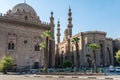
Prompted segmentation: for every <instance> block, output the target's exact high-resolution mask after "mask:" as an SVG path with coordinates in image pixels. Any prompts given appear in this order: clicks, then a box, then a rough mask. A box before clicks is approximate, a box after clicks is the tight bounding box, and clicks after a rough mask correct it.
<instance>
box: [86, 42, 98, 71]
mask: <svg viewBox="0 0 120 80" xmlns="http://www.w3.org/2000/svg"><path fill="white" fill-rule="evenodd" d="M88 47H89V48H90V49H91V50H92V52H93V60H94V70H95V72H96V73H97V65H96V51H95V50H96V49H99V48H100V47H99V45H98V44H96V43H91V44H90V45H89V46H88Z"/></svg>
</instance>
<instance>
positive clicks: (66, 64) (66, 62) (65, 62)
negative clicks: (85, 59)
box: [62, 60, 72, 68]
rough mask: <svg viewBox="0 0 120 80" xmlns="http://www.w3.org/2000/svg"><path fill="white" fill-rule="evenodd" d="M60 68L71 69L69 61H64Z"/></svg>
mask: <svg viewBox="0 0 120 80" xmlns="http://www.w3.org/2000/svg"><path fill="white" fill-rule="evenodd" d="M62 66H63V67H64V68H68V67H69V68H70V67H72V63H71V62H70V61H69V60H64V61H63V64H62Z"/></svg>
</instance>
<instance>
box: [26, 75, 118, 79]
mask: <svg viewBox="0 0 120 80" xmlns="http://www.w3.org/2000/svg"><path fill="white" fill-rule="evenodd" d="M24 77H38V78H39V77H41V78H74V79H90V80H120V77H119V78H118V77H117V78H115V77H114V78H112V77H105V76H102V77H98V76H56V75H55V76H53V75H39V76H38V75H34V76H30V75H28V76H24Z"/></svg>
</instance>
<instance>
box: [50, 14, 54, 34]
mask: <svg viewBox="0 0 120 80" xmlns="http://www.w3.org/2000/svg"><path fill="white" fill-rule="evenodd" d="M50 26H51V32H52V34H53V36H54V26H55V25H54V17H53V12H51V17H50Z"/></svg>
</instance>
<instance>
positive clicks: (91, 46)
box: [88, 43, 100, 50]
mask: <svg viewBox="0 0 120 80" xmlns="http://www.w3.org/2000/svg"><path fill="white" fill-rule="evenodd" d="M88 48H89V49H92V50H95V49H99V48H100V47H99V45H98V44H96V43H91V44H90V45H89V46H88Z"/></svg>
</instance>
